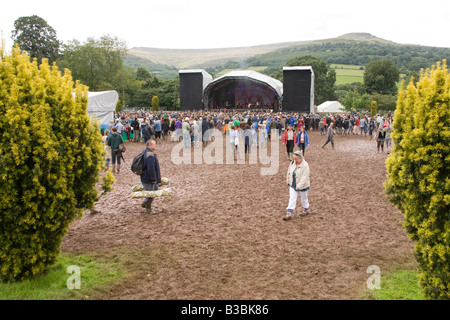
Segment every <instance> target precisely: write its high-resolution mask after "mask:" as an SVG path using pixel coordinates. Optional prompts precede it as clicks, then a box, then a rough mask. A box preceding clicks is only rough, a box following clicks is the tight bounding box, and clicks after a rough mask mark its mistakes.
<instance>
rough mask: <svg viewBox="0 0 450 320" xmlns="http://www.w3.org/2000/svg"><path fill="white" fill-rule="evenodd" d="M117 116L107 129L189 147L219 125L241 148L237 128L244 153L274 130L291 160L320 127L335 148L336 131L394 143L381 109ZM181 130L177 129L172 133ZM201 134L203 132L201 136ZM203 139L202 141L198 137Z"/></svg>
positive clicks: (387, 118) (208, 137)
mask: <svg viewBox="0 0 450 320" xmlns="http://www.w3.org/2000/svg"><path fill="white" fill-rule="evenodd" d="M116 116H117V117H116V119H115V121H111V123H110V124H109V125H107V126H103V129H102V130H109V131H110V132H111V130H112V127H114V126H115V127H117V133H118V134H119V135H123V137H124V139H125V140H132V141H135V142H138V141H141V142H144V143H146V142H147V141H149V140H150V139H152V138H153V139H155V140H158V139H160V140H169V139H170V140H171V141H179V140H180V139H181V137H183V141H184V147H185V148H189V147H191V146H198V145H199V144H200V143H202V144H203V145H207V144H208V143H209V142H210V141H211V139H212V137H211V131H210V130H209V129H215V130H217V131H219V132H222V133H223V134H226V132H227V131H229V132H230V141H229V142H230V143H231V144H233V150H234V149H235V148H237V149H239V145H238V144H237V143H236V139H237V138H238V137H239V136H238V135H237V134H231V133H232V132H233V131H238V132H239V133H242V134H243V136H244V137H245V138H244V139H243V140H244V141H242V142H241V143H240V145H242V146H243V147H244V150H245V152H244V153H245V154H247V153H249V152H250V150H251V149H250V147H251V146H252V145H253V144H255V145H256V146H258V147H265V146H267V142H268V140H269V139H271V133H272V130H275V131H276V132H277V137H278V138H279V139H280V140H282V141H283V143H284V144H285V146H286V150H287V153H288V158H289V159H291V160H292V156H293V155H292V154H293V147H294V146H297V147H298V148H300V150H302V152H303V155H304V154H305V150H306V148H307V147H308V145H309V136H308V132H310V131H319V132H320V133H321V134H322V135H324V136H326V141H325V143H324V145H323V147H325V146H326V145H327V144H328V143H331V146H332V148H334V136H335V135H338V136H343V137H345V136H349V135H360V136H364V137H367V138H370V139H374V140H377V149H378V152H380V150H381V152H384V149H385V148H384V146H385V145H386V151H387V152H389V147H390V146H391V137H390V133H391V129H392V120H393V119H392V118H393V117H392V115H391V113H390V112H389V114H387V115H380V114H377V115H376V116H374V117H372V116H370V115H369V114H367V113H359V114H358V113H354V112H351V113H346V114H318V113H310V114H306V113H304V114H301V113H286V112H285V113H283V112H270V111H268V112H267V111H262V110H257V111H253V112H252V111H241V112H239V111H235V110H231V111H229V110H228V111H227V110H220V111H179V112H174V111H172V112H163V111H160V112H127V113H118V114H117V115H116ZM177 130H179V131H177ZM174 132H177V135H174V134H172V133H174ZM199 137H201V138H199ZM199 139H201V140H202V141H199Z"/></svg>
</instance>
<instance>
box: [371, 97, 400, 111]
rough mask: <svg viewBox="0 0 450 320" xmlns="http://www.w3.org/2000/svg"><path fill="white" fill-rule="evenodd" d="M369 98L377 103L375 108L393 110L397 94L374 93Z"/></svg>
mask: <svg viewBox="0 0 450 320" xmlns="http://www.w3.org/2000/svg"><path fill="white" fill-rule="evenodd" d="M370 99H371V100H373V101H375V102H376V103H377V108H378V109H380V110H385V111H394V110H395V108H396V106H397V96H395V95H391V94H379V93H374V94H372V95H370Z"/></svg>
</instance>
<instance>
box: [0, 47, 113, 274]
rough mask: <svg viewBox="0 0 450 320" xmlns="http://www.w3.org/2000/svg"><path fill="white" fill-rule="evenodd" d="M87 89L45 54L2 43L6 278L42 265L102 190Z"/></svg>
mask: <svg viewBox="0 0 450 320" xmlns="http://www.w3.org/2000/svg"><path fill="white" fill-rule="evenodd" d="M87 90H88V89H87V87H85V86H83V85H81V84H80V83H79V82H76V83H74V82H73V80H72V77H71V74H70V71H69V70H66V71H65V73H64V75H61V72H60V71H59V69H58V68H57V67H56V66H53V67H50V66H49V65H48V62H47V59H43V60H42V64H41V65H40V66H38V64H37V62H36V61H33V62H30V57H29V56H28V55H27V54H25V53H22V52H21V51H20V49H19V48H17V47H16V48H13V49H12V52H11V54H7V53H6V52H5V51H4V48H0V114H2V115H3V116H2V117H0V135H1V136H2V139H1V140H0V181H1V185H2V187H1V188H0V280H2V281H14V280H21V279H24V278H28V277H31V276H36V275H39V274H41V273H42V272H44V271H45V270H46V268H47V267H48V266H49V265H51V264H52V263H53V262H54V261H55V259H56V258H57V256H58V254H59V251H60V245H61V242H62V239H63V237H64V235H65V234H66V233H67V231H68V227H69V225H70V223H71V222H72V221H73V220H74V219H76V218H79V217H81V216H82V215H83V209H87V208H92V207H93V205H94V202H95V201H96V200H97V198H98V192H97V189H96V187H95V186H96V184H97V182H98V180H99V172H100V170H101V169H102V165H103V162H104V159H103V156H104V148H103V144H102V137H101V134H100V130H99V126H98V125H97V124H96V123H94V122H92V120H91V119H90V117H89V116H88V114H87ZM107 178H108V176H107ZM109 179H111V177H109ZM107 184H108V183H107Z"/></svg>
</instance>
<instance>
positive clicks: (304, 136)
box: [296, 127, 309, 155]
mask: <svg viewBox="0 0 450 320" xmlns="http://www.w3.org/2000/svg"><path fill="white" fill-rule="evenodd" d="M296 141H297V146H298V147H299V148H300V151H303V155H305V150H306V148H308V146H309V136H308V133H307V132H306V131H305V127H301V128H300V131H299V132H298V134H297V140H296Z"/></svg>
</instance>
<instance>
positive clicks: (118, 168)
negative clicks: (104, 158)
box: [117, 164, 120, 173]
mask: <svg viewBox="0 0 450 320" xmlns="http://www.w3.org/2000/svg"><path fill="white" fill-rule="evenodd" d="M117 173H120V164H118V165H117Z"/></svg>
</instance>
